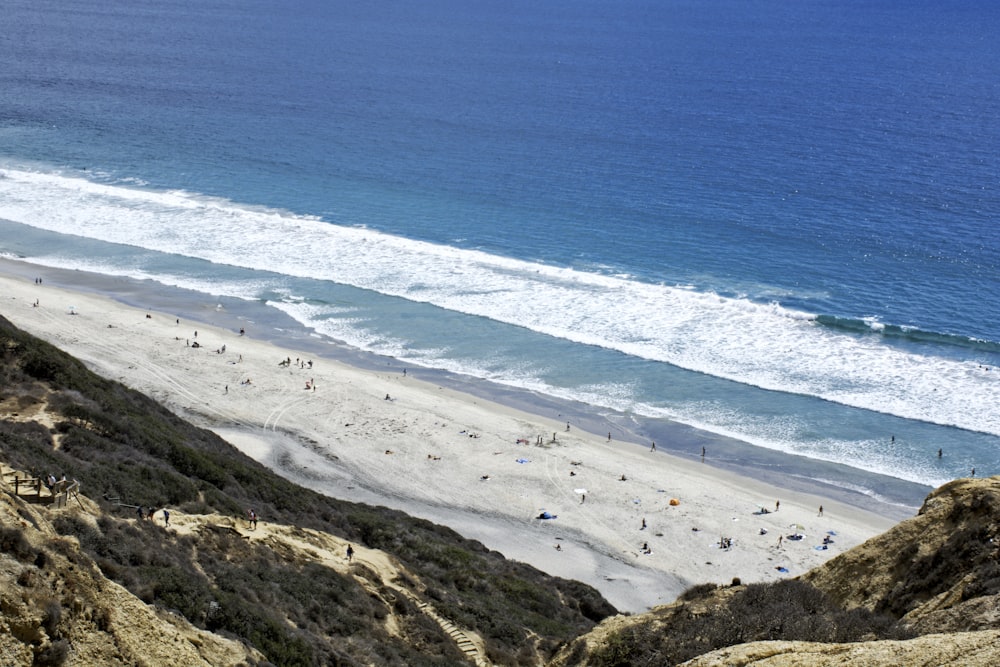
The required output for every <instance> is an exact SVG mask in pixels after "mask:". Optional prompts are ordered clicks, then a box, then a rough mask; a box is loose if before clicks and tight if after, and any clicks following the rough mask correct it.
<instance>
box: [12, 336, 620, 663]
mask: <svg viewBox="0 0 1000 667" xmlns="http://www.w3.org/2000/svg"><path fill="white" fill-rule="evenodd" d="M0 353H2V365H0V379H2V384H0V386H2V393H0V416H2V421H0V460H2V461H4V462H5V464H6V466H7V467H6V469H5V470H6V471H7V472H8V473H10V472H11V470H12V469H13V471H16V472H15V473H14V474H7V475H5V476H4V484H3V486H2V487H0V489H2V492H0V495H2V496H4V497H5V501H4V502H5V503H7V504H8V506H9V509H8V510H7V514H6V515H5V517H4V518H3V530H4V540H3V542H2V549H0V551H2V554H0V557H2V558H3V562H4V566H5V568H6V569H5V571H9V572H10V573H11V574H10V576H12V577H13V579H12V581H14V582H15V583H16V585H15V586H11V587H5V589H4V590H5V591H14V593H5V597H4V601H5V602H4V607H3V608H2V611H3V613H4V619H5V621H4V622H5V623H6V624H7V626H8V629H9V630H10V632H9V638H13V639H9V640H10V641H14V642H15V644H14V645H12V646H11V647H7V648H5V651H10V652H9V655H11V656H17V660H13V659H12V661H11V662H10V663H9V664H33V663H32V662H31V660H30V659H28V658H32V656H33V658H32V659H33V660H34V661H35V662H34V664H42V662H39V661H44V660H50V662H49V663H47V664H63V661H64V662H65V664H94V662H93V661H90V660H88V659H85V657H84V654H83V653H82V652H81V651H82V649H81V648H79V647H78V643H79V642H80V641H81V640H79V639H78V637H79V636H82V634H87V633H90V634H93V631H94V629H95V628H96V630H97V635H101V634H102V633H103V634H105V635H108V637H106V638H104V641H105V643H106V644H107V645H109V646H113V647H117V648H116V650H118V651H119V653H117V654H111V653H109V654H108V655H117V656H119V657H117V658H114V660H120V661H121V662H122V664H135V663H136V662H138V663H140V664H143V663H144V664H167V663H171V664H198V663H197V661H196V660H194V659H193V658H192V660H191V662H189V661H188V660H187V659H186V658H185V657H184V654H181V653H178V654H177V656H175V658H176V659H175V658H169V659H168V658H167V657H163V659H162V660H161V659H159V658H157V657H156V656H155V655H154V654H152V653H147V652H145V649H142V650H143V653H141V656H142V657H141V658H138V659H137V658H136V656H137V655H140V654H138V653H136V652H135V651H134V650H132V649H128V648H127V647H128V646H130V645H137V646H143V645H144V644H145V640H134V639H132V638H131V635H130V634H129V633H128V631H127V630H126V629H125V628H124V627H123V626H124V625H125V624H128V625H132V624H133V621H134V620H135V619H137V618H140V617H141V618H142V621H141V623H140V624H139V625H141V626H143V627H148V628H150V632H152V631H153V628H156V625H155V624H154V623H153V621H151V620H150V615H156V616H164V617H166V616H169V617H170V618H176V619H178V623H187V624H188V625H189V626H190V629H186V630H185V632H186V633H189V634H190V636H191V637H194V640H193V642H190V640H189V642H190V643H197V644H202V645H205V646H208V647H211V646H212V645H213V644H212V642H214V641H220V642H221V641H223V639H222V638H225V639H226V641H233V642H237V643H239V644H241V645H242V646H244V647H245V648H244V649H241V651H240V652H237V653H234V652H233V651H230V650H228V649H223V650H222V652H223V653H225V654H226V655H227V656H228V655H241V657H239V658H238V659H236V663H237V664H238V663H241V662H245V663H247V664H279V665H316V664H343V665H351V664H380V665H383V664H384V665H393V664H396V665H448V664H469V663H472V662H480V663H482V664H510V665H514V664H530V665H533V664H541V663H542V662H544V661H545V660H546V658H547V657H548V656H550V655H551V654H552V653H553V652H554V651H555V650H556V649H557V648H558V647H559V646H560V645H561V644H563V643H565V642H567V641H570V640H571V639H572V638H574V637H575V636H577V635H579V634H580V633H581V632H584V631H586V630H588V629H589V628H590V627H592V626H593V625H594V623H595V622H597V621H599V620H601V619H602V618H605V617H607V616H608V615H610V614H613V613H614V611H615V610H614V609H613V607H611V605H609V604H608V603H607V602H606V601H605V600H604V599H603V598H602V597H601V596H600V594H599V593H597V592H596V591H594V590H593V589H592V588H590V587H588V586H585V585H583V584H580V583H578V582H573V581H566V580H561V579H556V578H553V577H549V576H548V575H545V574H544V573H542V572H539V571H537V570H535V569H534V568H531V567H529V566H526V565H524V564H521V563H516V562H512V561H508V560H506V559H504V558H503V557H502V556H501V555H500V554H498V553H496V552H491V551H489V550H487V549H486V548H484V547H483V546H482V545H481V544H479V543H477V542H474V541H470V540H466V539H463V538H462V537H461V536H459V535H457V534H456V533H454V532H453V531H451V530H450V529H448V528H445V527H442V526H438V525H434V524H432V523H429V522H427V521H422V520H415V519H412V518H410V517H407V516H406V515H405V514H403V513H401V512H398V511H394V510H388V509H385V508H377V507H368V506H364V505H358V504H353V503H346V502H339V501H336V500H334V499H331V498H328V497H325V496H321V495H319V494H317V493H315V492H312V491H309V490H307V489H303V488H301V487H298V486H296V485H294V484H292V483H290V482H288V481H287V480H284V479H283V478H280V477H278V476H277V475H274V474H273V473H271V472H270V471H268V470H267V469H265V468H264V467H263V466H261V465H259V464H257V463H256V462H254V461H253V460H251V459H249V458H248V457H246V456H244V455H243V454H241V453H240V452H238V451H237V450H235V449H234V448H232V447H231V446H230V445H229V444H228V443H226V442H225V441H223V440H221V439H220V438H218V437H217V436H215V435H214V434H212V433H210V432H207V431H204V430H201V429H198V428H195V427H193V426H191V425H190V424H188V423H186V422H184V421H183V420H181V419H179V418H178V417H177V416H175V415H174V414H172V413H170V412H169V411H167V410H166V409H164V408H162V407H161V406H160V405H158V404H157V403H155V402H153V401H152V400H150V399H148V398H146V397H145V396H142V395H140V394H138V393H136V392H133V391H131V390H128V389H126V388H125V387H123V386H122V385H120V384H118V383H115V382H111V381H108V380H104V379H102V378H99V377H97V376H96V375H94V374H92V373H90V372H89V371H87V370H86V369H85V368H84V367H83V365H82V364H80V363H79V362H78V361H76V360H75V359H72V358H71V357H68V356H67V355H65V354H64V353H62V352H61V351H59V350H58V349H56V348H54V347H52V346H50V345H48V344H46V343H44V342H42V341H39V340H37V339H35V338H33V337H31V336H29V335H27V334H25V333H23V332H21V331H19V330H17V329H16V328H14V327H13V326H11V325H10V324H9V323H8V322H6V320H2V319H0ZM15 474H16V475H18V476H20V477H21V478H22V479H23V478H24V477H31V478H34V479H38V478H44V477H45V476H47V475H48V474H55V475H58V476H61V475H62V474H66V475H67V477H68V478H69V479H70V480H72V479H75V480H79V482H80V484H81V491H80V493H79V495H78V496H74V498H72V499H71V500H70V501H69V503H68V504H67V505H66V507H55V506H53V505H47V506H46V505H45V504H44V503H45V501H47V500H48V499H49V498H48V496H47V493H48V492H47V491H46V490H45V489H42V491H41V493H40V494H38V493H36V494H34V495H35V496H39V495H40V496H41V497H31V496H32V493H31V492H27V493H25V492H24V487H23V486H22V485H19V486H20V487H21V491H22V495H21V496H19V497H14V489H13V488H12V487H13V480H14V475H15ZM77 499H79V502H77ZM31 501H35V504H33V503H32V502H31ZM139 504H143V505H150V504H151V505H155V507H157V508H163V507H168V508H170V511H171V525H170V527H166V526H164V525H162V524H163V520H162V512H159V513H157V515H156V516H157V518H158V519H159V521H146V520H139V519H137V515H136V505H139ZM42 507H45V509H41V508H42ZM248 508H254V509H255V510H256V512H257V513H258V514H259V515H260V516H261V517H262V521H261V522H259V524H258V526H257V528H256V530H249V529H248V527H247V522H246V521H245V520H244V517H245V515H246V511H247V509H248ZM14 517H21V518H19V519H15V518H14ZM348 543H350V544H352V545H354V548H355V549H356V558H355V559H354V561H353V562H351V563H345V562H344V561H345V557H344V556H343V554H344V553H345V549H346V546H345V545H346V544H348ZM38 554H44V555H42V556H39V555H38ZM46 568H48V569H46ZM53 568H60V569H54V570H53ZM50 570H51V572H52V573H51V574H50V573H49V572H50ZM67 572H75V573H77V575H73V576H84V575H82V574H80V573H81V572H83V573H86V578H87V581H82V580H81V582H80V583H73V590H75V589H76V588H84V589H87V590H88V591H91V592H92V594H88V595H90V597H85V598H81V600H82V602H81V603H80V604H78V603H77V602H76V601H75V598H74V596H73V595H71V594H70V593H68V592H66V591H65V590H64V588H60V587H59V586H58V585H57V584H51V585H49V584H39V583H38V582H45V581H47V580H50V579H52V580H59V579H64V578H65V579H66V580H67V581H70V582H73V581H74V579H73V576H70V575H68V574H67ZM19 581H20V582H23V583H17V582H19ZM36 585H38V586H41V588H39V589H38V590H35V589H34V587H35V586H36ZM63 586H65V584H63ZM107 590H113V591H120V593H118V595H122V596H125V595H128V594H131V595H132V596H134V598H135V600H134V604H136V605H139V606H143V604H145V605H146V606H145V607H143V608H145V609H147V611H148V613H146V614H144V615H140V614H138V613H136V614H131V613H129V614H126V615H125V616H121V617H119V616H112V617H110V620H108V618H109V617H107V616H106V615H102V612H101V610H102V609H106V608H113V607H114V606H115V605H113V604H111V602H109V601H102V600H97V599H96V598H99V597H101V595H103V594H104V593H103V592H104V591H107ZM95 591H96V593H93V592H95ZM126 591H127V593H126ZM97 593H100V595H97ZM95 596H96V597H95ZM91 598H94V600H93V601H91ZM130 604H131V603H130ZM19 605H22V606H23V607H22V606H19ZM46 609H47V610H48V611H46ZM18 610H20V611H18ZM88 610H90V611H88ZM15 611H17V613H16V614H15V613H14V612H15ZM11 619H13V620H11ZM31 619H34V620H31ZM46 619H49V620H46ZM93 619H97V620H96V621H95V620H93ZM102 619H104V620H102ZM116 619H119V620H117V621H116ZM106 621H107V622H106ZM87 623H90V624H91V625H86V624H87ZM22 626H24V627H25V628H30V629H18V628H21V627H22ZM77 626H79V627H80V628H85V629H84V630H79V631H78V630H77V629H76V628H77ZM38 628H41V630H44V632H42V631H41V630H39V629H38ZM163 632H164V633H166V634H164V636H167V637H169V636H170V634H171V633H169V632H167V631H166V630H164V631H163ZM156 633H159V630H156ZM199 633H200V634H199ZM206 637H207V638H209V639H210V640H211V641H209V639H204V638H206ZM94 641H96V640H94ZM130 642H136V643H133V644H130ZM59 647H62V648H59ZM470 647H471V650H470ZM50 651H51V652H52V653H53V654H58V655H53V656H52V657H51V658H48V657H45V655H47V653H46V652H50ZM130 651H131V652H130ZM205 651H206V652H209V653H210V651H209V649H205ZM201 659H202V660H203V662H206V663H208V664H226V663H225V660H221V659H220V660H216V659H215V658H212V657H211V656H209V657H207V658H201ZM25 660H27V661H25ZM109 660H110V661H109V662H108V664H115V663H114V660H111V659H110V658H109ZM97 662H103V659H102V660H99V661H97ZM4 664H8V663H6V662H5V663H4Z"/></svg>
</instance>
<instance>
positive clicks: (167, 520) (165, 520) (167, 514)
mask: <svg viewBox="0 0 1000 667" xmlns="http://www.w3.org/2000/svg"><path fill="white" fill-rule="evenodd" d="M163 525H164V526H168V527H169V526H170V512H168V511H167V508H166V507H164V508H163Z"/></svg>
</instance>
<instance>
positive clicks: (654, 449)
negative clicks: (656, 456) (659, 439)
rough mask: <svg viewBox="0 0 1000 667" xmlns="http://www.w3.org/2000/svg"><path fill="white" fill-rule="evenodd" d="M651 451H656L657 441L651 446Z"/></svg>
mask: <svg viewBox="0 0 1000 667" xmlns="http://www.w3.org/2000/svg"><path fill="white" fill-rule="evenodd" d="M649 451H651V452H655V451H656V443H655V442H654V443H653V444H652V446H651V447H650V448H649Z"/></svg>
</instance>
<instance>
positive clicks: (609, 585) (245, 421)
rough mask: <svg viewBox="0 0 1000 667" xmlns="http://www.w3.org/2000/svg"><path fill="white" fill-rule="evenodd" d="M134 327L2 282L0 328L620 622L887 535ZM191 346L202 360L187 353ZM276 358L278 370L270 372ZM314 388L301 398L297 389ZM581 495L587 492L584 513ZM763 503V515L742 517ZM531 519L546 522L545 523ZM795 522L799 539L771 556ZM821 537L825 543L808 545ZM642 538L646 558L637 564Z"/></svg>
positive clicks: (455, 396)
mask: <svg viewBox="0 0 1000 667" xmlns="http://www.w3.org/2000/svg"><path fill="white" fill-rule="evenodd" d="M36 299H39V300H40V303H39V306H38V307H35V306H33V303H34V302H35V300H36ZM68 304H72V305H74V306H75V311H76V314H70V313H69V311H68ZM148 314H149V315H151V318H147V317H146V315H147V311H143V310H137V309H135V308H130V307H128V306H125V305H122V304H121V303H118V302H116V301H113V300H112V299H110V298H105V297H101V296H95V295H92V294H86V293H79V292H67V291H62V290H58V289H56V288H54V287H50V286H48V285H44V286H38V285H35V284H33V282H32V281H31V280H30V279H28V280H25V279H24V278H21V277H12V276H6V275H2V274H0V315H3V316H4V317H6V318H8V319H9V320H11V321H12V322H13V323H14V324H15V325H17V326H18V327H20V328H22V329H24V330H26V331H28V332H30V333H32V334H35V335H37V336H39V337H41V338H43V339H45V340H48V341H50V342H52V343H53V344H55V345H57V346H58V347H60V348H62V349H64V350H66V351H67V352H69V353H70V354H72V355H74V356H76V357H78V358H80V359H81V360H83V361H84V362H86V363H87V364H88V366H90V367H91V368H92V369H93V370H95V371H97V372H98V373H100V374H102V375H104V376H106V377H110V378H113V379H116V380H119V381H121V382H122V383H124V384H126V385H128V386H129V387H132V388H135V389H137V390H139V391H141V392H144V393H146V394H148V395H150V396H152V397H154V398H156V399H157V400H159V401H161V402H162V403H164V404H165V405H167V406H168V407H170V408H171V409H173V410H175V411H177V412H179V413H182V414H183V415H184V416H186V417H187V418H189V419H192V421H194V422H195V423H198V424H199V425H202V426H207V427H209V428H212V429H213V430H215V431H216V432H217V433H219V434H220V435H222V436H223V437H224V438H226V439H227V440H229V441H230V442H231V443H232V444H234V445H235V446H237V447H239V448H240V449H241V450H242V451H244V452H245V453H247V454H248V455H250V456H252V457H253V458H255V459H257V460H258V461H260V462H262V463H264V464H265V465H267V466H269V467H271V468H273V469H274V470H276V471H277V472H279V473H281V474H282V475H285V476H286V477H289V478H290V479H292V480H294V481H297V482H299V483H301V484H303V485H306V486H309V487H311V488H314V489H316V490H318V491H320V492H323V493H326V494H328V495H331V496H334V497H337V498H343V499H347V500H354V501H360V502H366V503H370V504H380V505H386V506H389V507H394V508H398V509H401V510H404V511H406V512H408V513H410V514H412V515H414V516H419V517H423V518H426V519H429V520H431V521H434V522H436V523H441V524H444V525H447V526H450V527H452V528H454V529H455V530H456V531H458V532H459V533H461V534H462V535H464V536H466V537H470V538H474V539H477V540H480V541H481V542H483V543H484V544H485V545H486V546H488V547H490V548H491V549H495V550H497V551H500V552H501V553H503V554H504V555H505V556H507V557H508V558H514V559H517V560H520V561H524V562H527V563H530V564H532V565H534V566H535V567H538V568H539V569H541V570H544V571H545V572H548V573H550V574H553V575H557V576H561V577H566V578H571V579H578V580H580V581H584V582H586V583H589V584H591V585H593V586H594V587H596V588H597V589H599V590H600V591H601V592H602V593H603V594H604V596H605V597H607V598H608V600H609V601H610V602H611V603H612V604H614V605H615V606H616V607H618V608H619V609H621V610H622V611H632V612H637V611H643V610H645V609H647V608H648V607H651V606H655V605H657V604H662V603H666V602H670V601H672V600H673V599H674V598H675V597H676V596H677V595H678V594H679V593H680V592H682V591H683V590H684V589H685V588H687V587H688V586H689V585H692V584H695V583H702V582H717V583H728V582H729V581H731V580H732V578H733V577H740V578H741V579H742V581H743V582H751V581H771V580H776V579H780V578H784V577H790V576H794V575H797V574H801V573H802V572H805V571H806V570H808V569H810V568H812V567H814V566H815V565H818V564H820V563H822V562H823V561H825V560H827V559H829V558H831V557H833V556H834V555H836V554H838V553H841V552H842V551H844V550H846V549H849V548H851V547H853V546H855V545H857V544H859V543H861V542H863V541H864V540H866V539H868V538H869V537H872V536H873V535H875V534H878V533H880V532H882V531H884V530H886V529H887V528H889V527H890V526H891V525H892V524H893V521H891V520H888V519H883V518H881V517H879V516H877V515H875V514H871V513H867V512H863V511H861V510H858V509H857V508H854V507H850V506H847V505H843V504H840V503H837V502H834V501H832V500H829V499H826V498H823V497H814V496H809V495H805V494H800V493H791V492H788V491H784V490H781V489H778V488H775V487H773V486H768V485H764V484H761V483H758V482H756V481H754V480H752V479H749V478H743V477H739V476H736V475H733V474H730V473H726V472H723V471H720V470H718V469H715V468H713V467H711V466H710V465H707V464H703V463H700V462H697V461H689V460H683V459H678V458H676V457H672V456H670V455H667V454H665V453H663V452H655V453H654V452H649V451H643V450H642V449H639V448H637V447H636V446H634V445H626V444H621V443H615V442H611V443H609V442H607V441H606V439H605V438H601V437H596V436H593V435H591V434H588V433H584V432H582V431H579V430H578V429H571V430H570V431H569V432H567V431H566V424H565V422H557V421H554V420H552V419H547V418H544V417H539V416H535V415H531V414H527V413H523V412H518V411H515V410H512V409H510V408H507V407H504V406H502V405H498V404H494V403H491V402H488V401H485V400H483V399H479V398H475V397H471V396H468V395H464V394H461V393H458V392H455V391H451V390H449V389H445V388H442V387H439V386H437V385H434V384H428V383H425V382H422V381H420V380H419V379H417V378H416V377H414V375H417V376H419V370H416V371H415V372H413V373H410V374H409V375H408V376H403V375H402V374H401V373H395V372H392V373H386V372H381V373H380V372H371V371H366V370H359V369H357V368H353V367H350V366H346V365H343V364H340V363H338V362H335V361H331V360H328V359H322V358H317V357H316V356H310V355H305V354H303V353H301V352H297V351H295V350H286V349H280V348H278V347H275V346H273V345H271V344H267V343H262V342H258V341H255V340H254V338H253V331H248V332H247V335H246V336H240V335H239V332H237V331H225V330H221V329H217V328H213V327H210V326H206V325H204V324H196V323H191V322H185V321H183V320H182V321H181V322H180V324H177V323H176V322H175V318H174V317H173V316H171V315H164V314H162V313H159V312H152V311H149V312H148ZM195 330H197V332H198V336H197V338H195V336H194V332H195ZM196 340H197V342H198V343H199V344H200V345H201V346H202V347H200V348H197V349H195V348H192V347H189V346H188V343H193V342H195V341H196ZM223 345H225V346H226V351H225V353H217V352H216V350H218V349H220V348H221V347H222V346H223ZM241 356H242V361H240V357H241ZM287 358H291V360H292V365H291V366H289V367H284V366H279V362H280V361H282V360H284V359H287ZM297 358H299V359H302V360H309V359H311V360H312V361H313V366H312V368H300V367H299V366H298V365H296V364H295V360H296V359H297ZM247 379H250V380H251V382H252V383H251V384H249V385H245V384H241V383H242V382H243V381H245V380H247ZM311 379H312V380H315V384H316V390H315V391H313V390H307V389H306V388H305V386H306V382H307V381H308V380H311ZM226 385H228V393H227V391H226V389H225V387H226ZM386 394H388V395H389V396H390V397H391V400H386V399H385V397H386ZM553 434H555V435H556V440H555V441H554V442H553V441H552V437H553ZM470 435H475V436H477V437H470ZM539 436H542V440H543V444H542V445H536V444H535V443H536V439H537V438H538V437H539ZM519 438H524V439H526V440H527V441H528V444H518V443H517V442H516V441H517V440H518V439H519ZM429 456H430V458H429ZM518 460H524V461H527V462H524V463H519V462H518ZM574 463H576V464H574ZM571 472H575V473H576V474H575V475H571ZM623 474H624V475H625V476H626V477H627V480H626V481H621V479H620V477H621V476H622V475H623ZM484 475H488V476H489V479H482V477H483V476H484ZM577 489H586V500H585V501H583V499H582V494H581V493H579V492H577ZM672 498H676V499H677V500H678V501H679V505H676V506H671V505H670V504H669V501H670V499H672ZM779 499H780V501H781V508H780V510H779V511H777V512H774V511H773V510H774V508H775V501H776V500H779ZM820 505H823V507H824V515H823V516H822V517H820V516H818V508H819V506H820ZM761 507H767V508H768V509H769V510H771V513H769V514H765V515H755V514H754V512H755V511H759V510H760V509H761ZM542 511H548V512H551V513H552V514H555V515H557V516H558V518H556V519H553V520H548V521H541V520H539V519H537V518H536V517H538V515H539V513H541V512H542ZM643 519H645V521H646V524H647V527H646V528H645V529H642V528H641V526H642V522H643ZM263 520H265V521H266V520H267V517H263ZM796 524H799V525H801V526H802V527H803V528H802V533H803V534H804V535H805V537H804V539H802V540H801V541H797V542H796V541H789V540H788V539H787V538H786V539H785V540H784V543H783V545H782V546H781V547H780V548H778V546H777V540H778V536H779V535H784V536H787V535H789V534H791V533H793V532H794V528H793V526H794V525H796ZM695 529H697V530H695ZM762 529H764V530H766V531H767V533H766V534H764V535H762V534H760V533H761V530H762ZM827 531H834V532H835V533H836V536H835V537H834V538H833V539H834V543H833V544H832V545H830V547H829V548H828V549H827V550H825V551H821V550H817V549H816V548H815V547H816V546H818V545H820V544H821V542H822V538H823V536H824V534H826V533H827ZM721 537H727V538H732V547H731V548H730V549H728V550H723V549H720V548H719V541H720V538H721ZM643 543H648V545H649V547H650V549H651V550H652V553H650V554H643V553H641V551H640V550H641V547H642V545H643ZM556 545H560V546H561V550H557V549H556V548H555V547H556ZM778 567H783V568H786V569H787V570H788V572H787V573H783V572H779V571H778V570H777V568H778Z"/></svg>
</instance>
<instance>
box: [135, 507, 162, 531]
mask: <svg viewBox="0 0 1000 667" xmlns="http://www.w3.org/2000/svg"><path fill="white" fill-rule="evenodd" d="M156 512H157V509H156V508H155V507H143V506H142V505H139V507H137V508H136V509H135V514H136V516H137V517H138V519H139V521H153V520H154V519H155V518H156ZM162 512H163V525H164V526H169V525H170V510H168V509H167V508H166V507H164V508H163V510H162Z"/></svg>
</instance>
